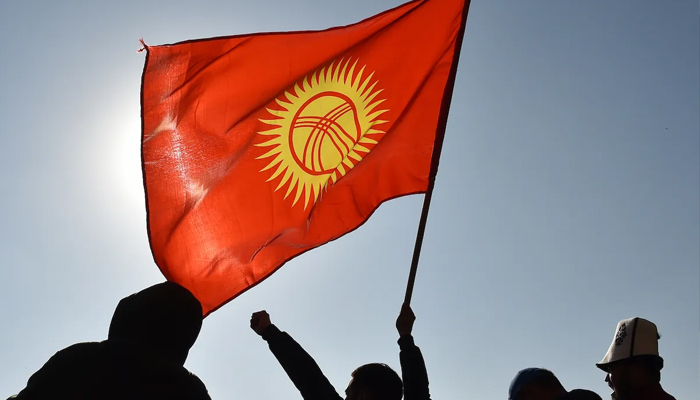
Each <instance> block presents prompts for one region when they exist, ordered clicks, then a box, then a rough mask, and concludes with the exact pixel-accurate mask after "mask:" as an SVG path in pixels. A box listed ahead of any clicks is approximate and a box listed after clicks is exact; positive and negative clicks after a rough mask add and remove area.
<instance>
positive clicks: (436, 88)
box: [142, 0, 469, 314]
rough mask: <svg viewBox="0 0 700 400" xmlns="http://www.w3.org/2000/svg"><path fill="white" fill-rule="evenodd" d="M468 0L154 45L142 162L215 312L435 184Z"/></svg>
mask: <svg viewBox="0 0 700 400" xmlns="http://www.w3.org/2000/svg"><path fill="white" fill-rule="evenodd" d="M468 4H469V1H465V0H418V1H412V2H409V3H406V4H404V5H402V6H399V7H397V8H395V9H392V10H389V11H386V12H384V13H382V14H379V15H376V16H374V17H371V18H369V19H366V20H364V21H362V22H360V23H357V24H354V25H350V26H347V27H341V28H332V29H328V30H325V31H317V32H286V33H265V34H252V35H243V36H233V37H225V38H213V39H205V40H194V41H187V42H183V43H178V44H174V45H165V46H152V47H151V46H147V47H146V49H147V51H148V55H147V58H146V66H145V69H144V74H143V86H142V114H143V115H142V118H143V148H142V150H143V170H144V180H145V187H146V193H147V208H148V226H149V238H150V243H151V249H152V251H153V255H154V258H155V261H156V263H157V264H158V266H159V268H160V269H161V271H162V272H163V274H164V275H165V277H166V278H167V279H169V280H172V281H175V282H177V283H179V284H181V285H183V286H185V287H187V288H188V289H190V290H191V291H192V293H194V295H195V296H196V297H197V298H198V299H199V300H200V301H201V302H202V305H203V307H204V312H205V314H208V313H210V312H211V311H213V310H215V309H216V308H218V307H220V306H221V305H223V304H225V303H226V302H228V301H230V300H231V299H233V298H234V297H236V296H237V295H239V294H241V293H242V292H243V291H245V290H246V289H248V288H250V287H252V286H254V285H255V284H257V283H259V282H260V281H262V280H263V279H265V278H266V277H268V276H270V274H272V273H273V272H274V271H276V270H277V269H278V268H279V267H281V266H282V265H283V264H284V263H285V262H286V261H288V260H290V259H291V258H293V257H295V256H297V255H299V254H301V253H303V252H305V251H307V250H310V249H312V248H314V247H317V246H320V245H322V244H324V243H327V242H328V241H331V240H333V239H336V238H338V237H340V236H342V235H344V234H346V233H348V232H350V231H352V230H354V229H356V228H357V227H358V226H360V225H361V224H362V223H364V222H365V221H366V220H367V218H369V217H370V215H371V214H372V213H373V212H374V210H375V209H376V208H377V207H379V205H380V204H381V203H382V202H384V201H386V200H389V199H392V198H396V197H399V196H404V195H408V194H415V193H424V192H425V191H426V189H427V187H428V183H429V179H430V176H431V161H433V164H434V165H433V168H432V169H433V173H434V172H435V171H434V170H435V169H436V168H435V167H436V161H437V160H432V159H431V158H432V156H433V149H434V146H435V144H436V140H437V141H438V142H437V143H438V145H439V144H440V143H441V139H442V137H441V135H442V134H443V133H444V124H445V119H446V117H447V112H446V111H447V109H448V107H449V104H447V103H449V95H445V93H451V88H452V85H453V80H454V73H455V69H456V65H457V60H456V57H455V52H456V50H458V46H457V43H458V42H460V40H461V34H462V33H463V29H464V28H463V27H464V23H465V21H466V13H467V8H468ZM436 153H438V152H436ZM438 156H439V154H436V156H435V157H438Z"/></svg>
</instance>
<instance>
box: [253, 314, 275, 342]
mask: <svg viewBox="0 0 700 400" xmlns="http://www.w3.org/2000/svg"><path fill="white" fill-rule="evenodd" d="M271 324H272V322H270V314H268V313H267V311H265V310H262V311H258V312H256V313H253V315H251V316H250V329H252V330H254V331H255V333H257V334H258V335H260V336H262V335H263V333H265V331H266V330H267V327H268V326H270V325H271Z"/></svg>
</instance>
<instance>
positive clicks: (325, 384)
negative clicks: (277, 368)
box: [262, 325, 343, 400]
mask: <svg viewBox="0 0 700 400" xmlns="http://www.w3.org/2000/svg"><path fill="white" fill-rule="evenodd" d="M262 338H263V339H265V340H266V341H267V343H268V345H269V346H270V350H271V351H272V354H274V355H275V357H276V358H277V361H279V363H280V364H281V365H282V368H284V371H285V372H286V373H287V375H288V376H289V378H290V379H291V380H292V383H294V386H296V388H297V389H299V392H301V396H302V397H303V398H304V399H305V400H343V398H342V397H340V396H339V395H338V393H337V392H336V391H335V388H334V387H333V385H331V383H330V382H329V381H328V379H327V378H326V377H325V376H324V375H323V372H321V369H320V368H319V367H318V365H317V364H316V361H314V359H313V358H311V356H310V355H309V354H308V353H307V352H306V351H304V349H303V348H302V347H301V346H300V345H299V343H297V342H296V341H295V340H294V339H292V337H291V336H289V335H288V334H287V333H286V332H282V331H280V330H279V329H278V328H277V327H276V326H275V325H270V326H268V327H267V329H265V332H264V333H263V335H262Z"/></svg>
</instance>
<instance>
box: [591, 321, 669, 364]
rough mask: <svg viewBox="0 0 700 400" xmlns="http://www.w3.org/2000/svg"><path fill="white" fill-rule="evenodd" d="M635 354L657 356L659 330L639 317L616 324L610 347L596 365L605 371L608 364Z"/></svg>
mask: <svg viewBox="0 0 700 400" xmlns="http://www.w3.org/2000/svg"><path fill="white" fill-rule="evenodd" d="M636 356H656V357H659V331H658V330H657V329H656V325H654V323H653V322H651V321H648V320H646V319H644V318H639V317H637V318H630V319H625V320H622V321H620V322H619V323H618V324H617V328H616V329H615V336H614V337H613V341H612V343H611V344H610V348H609V349H608V352H607V353H606V354H605V357H603V359H602V360H601V361H600V362H599V363H598V364H596V366H597V367H598V368H600V369H602V370H603V371H606V372H607V370H608V369H607V365H608V364H610V363H613V362H616V361H620V360H625V359H628V358H632V357H636ZM659 358H661V357H659Z"/></svg>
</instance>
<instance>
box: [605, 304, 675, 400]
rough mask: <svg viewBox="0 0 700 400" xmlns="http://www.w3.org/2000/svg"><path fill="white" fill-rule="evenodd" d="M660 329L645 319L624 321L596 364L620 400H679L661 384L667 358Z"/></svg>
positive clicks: (614, 395) (619, 324)
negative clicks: (664, 355) (661, 347)
mask: <svg viewBox="0 0 700 400" xmlns="http://www.w3.org/2000/svg"><path fill="white" fill-rule="evenodd" d="M660 338H661V336H659V332H658V330H657V329H656V325H654V323H653V322H651V321H648V320H646V319H643V318H639V317H637V318H630V319H625V320H622V321H620V322H619V323H618V324H617V328H616V329H615V336H614V337H613V341H612V343H611V344H610V348H609V349H608V352H607V353H606V354H605V357H603V360H602V361H600V362H599V363H598V364H596V366H597V367H598V368H600V369H602V370H603V371H605V372H606V373H607V375H606V376H605V382H607V383H608V386H610V388H611V389H612V390H613V393H612V397H613V398H614V399H617V400H675V399H674V397H673V396H671V395H670V394H668V393H666V392H665V391H664V389H663V388H662V387H661V369H662V368H663V367H664V360H663V358H661V357H660V356H659V339H660Z"/></svg>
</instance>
